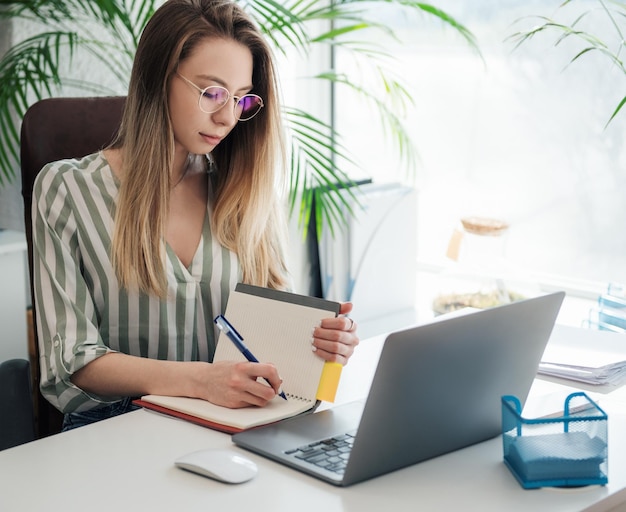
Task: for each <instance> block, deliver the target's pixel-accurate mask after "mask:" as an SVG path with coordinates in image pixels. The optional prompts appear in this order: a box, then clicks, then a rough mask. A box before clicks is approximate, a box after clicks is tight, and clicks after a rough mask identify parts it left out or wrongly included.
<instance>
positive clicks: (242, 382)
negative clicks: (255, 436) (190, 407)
mask: <svg viewBox="0 0 626 512" xmlns="http://www.w3.org/2000/svg"><path fill="white" fill-rule="evenodd" d="M209 367H210V368H209V370H208V371H206V367H205V371H204V372H203V375H202V376H201V381H200V385H201V386H202V387H203V388H204V390H205V391H206V393H205V394H203V395H202V398H204V399H205V400H208V401H209V402H212V403H214V404H217V405H222V406H224V407H230V408H240V407H248V406H250V405H254V406H258V407H262V406H264V405H266V404H267V403H268V402H269V401H270V400H272V399H273V398H274V397H275V396H276V393H277V392H278V390H279V389H280V386H281V384H282V380H281V378H280V377H279V375H278V371H277V370H276V367H275V366H274V365H272V364H268V363H249V362H235V361H220V362H217V363H212V364H210V365H209ZM263 379H267V380H268V381H269V382H270V383H271V385H272V387H270V386H268V385H267V383H266V382H265V381H264V380H263Z"/></svg>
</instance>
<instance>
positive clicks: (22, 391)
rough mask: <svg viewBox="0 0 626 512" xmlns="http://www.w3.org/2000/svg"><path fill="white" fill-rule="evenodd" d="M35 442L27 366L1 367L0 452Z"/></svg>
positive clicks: (11, 364)
mask: <svg viewBox="0 0 626 512" xmlns="http://www.w3.org/2000/svg"><path fill="white" fill-rule="evenodd" d="M34 440H35V415H34V410H33V395H32V387H31V377H30V363H29V362H28V361H27V360H25V359H10V360H8V361H4V362H3V363H0V450H5V449H6V448H12V447H13V446H18V445H20V444H24V443H28V442H30V441H34Z"/></svg>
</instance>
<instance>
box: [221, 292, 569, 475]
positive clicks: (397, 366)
mask: <svg viewBox="0 0 626 512" xmlns="http://www.w3.org/2000/svg"><path fill="white" fill-rule="evenodd" d="M564 296H565V294H564V293H563V292H557V293H552V294H548V295H543V296H540V297H535V298H531V299H526V300H523V301H519V302H513V303H510V304H506V305H503V306H498V307H494V308H491V309H485V310H480V311H477V312H472V313H469V314H466V315H460V316H454V317H451V318H448V319H445V320H440V321H435V322H432V323H428V324H424V325H419V326H417V327H412V328H410V329H406V330H402V331H398V332H394V333H392V334H390V335H389V336H387V338H386V339H385V342H384V345H383V348H382V351H381V355H380V359H379V361H378V365H377V368H376V372H375V374H374V378H373V381H372V385H371V388H370V391H369V394H368V396H367V398H366V399H365V400H361V401H356V402H351V403H348V404H345V405H341V406H337V407H333V408H331V409H327V410H324V411H319V412H315V413H312V414H306V415H303V416H297V417H295V418H291V419H288V420H283V421H280V422H278V423H273V424H271V425H267V426H263V427H259V428H254V429H251V430H247V431H244V432H240V433H237V434H235V435H234V436H233V437H232V440H233V442H234V443H235V444H236V445H238V446H240V447H242V448H245V449H247V450H251V451H253V452H256V453H258V454H260V455H263V456H265V457H268V458H270V459H273V460H275V461H278V462H280V463H282V464H286V465H287V466H290V467H292V468H295V469H297V470H299V471H302V472H304V473H307V474H309V475H312V476H315V477H317V478H320V479H322V480H324V481H326V482H329V483H332V484H335V485H340V486H348V485H352V484H355V483H357V482H362V481H364V480H367V479H370V478H373V477H376V476H379V475H383V474H386V473H389V472H391V471H395V470H397V469H400V468H403V467H406V466H409V465H412V464H416V463H418V462H421V461H424V460H427V459H431V458H433V457H437V456H439V455H442V454H445V453H448V452H451V451H454V450H458V449H460V448H463V447H466V446H469V445H472V444H475V443H479V442H482V441H485V440H487V439H490V438H493V437H495V436H497V435H499V434H500V433H501V414H502V412H501V397H502V395H514V396H517V397H518V398H519V400H520V402H521V403H522V405H523V404H524V403H525V401H526V398H527V396H528V392H529V391H530V387H531V385H532V382H533V380H534V378H535V375H536V373H537V367H538V365H539V361H540V360H541V356H542V355H543V351H544V349H545V346H546V344H547V342H548V339H549V337H550V334H551V332H552V328H553V327H554V323H555V320H556V317H557V314H558V312H559V309H560V307H561V303H562V301H563V298H564Z"/></svg>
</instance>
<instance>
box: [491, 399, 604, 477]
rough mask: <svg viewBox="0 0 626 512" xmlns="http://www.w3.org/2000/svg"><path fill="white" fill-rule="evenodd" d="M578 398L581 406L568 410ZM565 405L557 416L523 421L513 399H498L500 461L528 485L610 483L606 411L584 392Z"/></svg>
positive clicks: (576, 402) (516, 402) (568, 400)
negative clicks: (500, 419) (500, 413)
mask: <svg viewBox="0 0 626 512" xmlns="http://www.w3.org/2000/svg"><path fill="white" fill-rule="evenodd" d="M582 401H587V402H588V403H587V404H586V405H587V407H586V408H584V409H585V410H584V411H582V412H580V413H575V414H570V410H574V409H575V408H578V407H575V406H579V405H580V404H581V402H582ZM563 405H564V407H563V411H564V413H563V415H562V416H560V417H557V418H549V419H544V418H541V419H527V418H523V417H522V416H521V409H522V407H521V404H520V401H519V400H518V399H517V397H514V396H510V395H507V396H503V397H502V446H503V454H504V463H505V464H506V465H507V467H508V468H509V469H510V470H511V472H512V473H513V475H514V476H515V477H516V478H517V480H518V481H519V483H520V484H521V485H522V487H524V488H526V489H532V488H537V487H574V486H581V485H590V484H600V485H604V484H606V483H607V482H608V477H607V475H608V449H607V415H606V413H605V412H604V411H603V410H602V409H601V408H600V407H599V406H598V405H597V404H596V403H595V402H594V401H593V400H591V398H589V397H588V396H587V395H586V394H585V393H582V392H579V393H572V394H570V395H569V396H568V397H567V398H566V399H565V402H564V404H563Z"/></svg>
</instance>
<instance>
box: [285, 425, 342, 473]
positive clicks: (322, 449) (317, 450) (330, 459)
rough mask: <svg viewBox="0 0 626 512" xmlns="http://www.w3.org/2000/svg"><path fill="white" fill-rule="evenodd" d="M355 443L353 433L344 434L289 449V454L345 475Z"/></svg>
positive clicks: (287, 452)
mask: <svg viewBox="0 0 626 512" xmlns="http://www.w3.org/2000/svg"><path fill="white" fill-rule="evenodd" d="M353 444H354V435H353V434H352V433H349V434H342V435H339V436H335V437H330V438H328V439H323V440H322V441H316V442H315V443H311V444H307V445H304V446H300V447H299V448H294V449H292V450H287V451H286V452H285V453H286V454H287V455H293V456H294V457H295V458H296V459H300V460H303V461H305V462H308V463H310V464H314V465H316V466H319V467H321V468H324V469H327V470H328V471H333V472H334V473H337V474H339V475H343V472H344V471H345V469H346V464H347V463H348V458H349V457H350V451H351V450H352V445H353Z"/></svg>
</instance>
